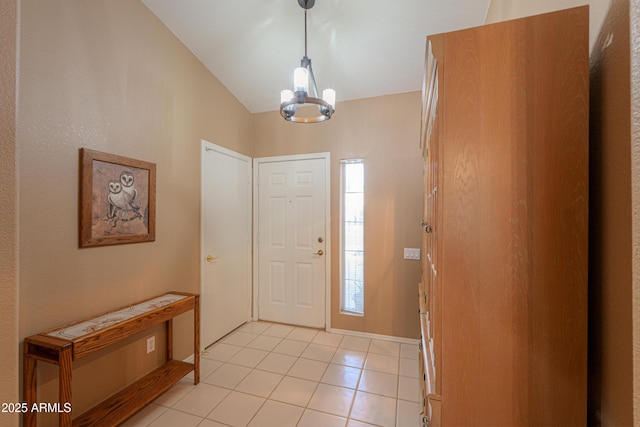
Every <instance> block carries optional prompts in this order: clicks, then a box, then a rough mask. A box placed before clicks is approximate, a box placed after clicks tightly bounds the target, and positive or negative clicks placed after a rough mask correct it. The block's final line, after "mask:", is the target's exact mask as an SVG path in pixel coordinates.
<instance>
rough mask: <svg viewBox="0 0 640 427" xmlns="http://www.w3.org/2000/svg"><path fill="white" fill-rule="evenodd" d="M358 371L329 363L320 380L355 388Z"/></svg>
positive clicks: (358, 375)
mask: <svg viewBox="0 0 640 427" xmlns="http://www.w3.org/2000/svg"><path fill="white" fill-rule="evenodd" d="M360 372H361V370H360V369H358V368H352V367H350V366H343V365H333V364H330V365H329V366H328V367H327V370H326V371H325V372H324V375H323V376H322V379H321V380H320V381H321V382H323V383H325V384H331V385H337V386H339V387H347V388H356V387H357V386H358V380H359V379H360ZM416 381H417V380H416Z"/></svg>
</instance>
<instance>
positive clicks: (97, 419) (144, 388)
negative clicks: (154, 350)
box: [73, 360, 194, 427]
mask: <svg viewBox="0 0 640 427" xmlns="http://www.w3.org/2000/svg"><path fill="white" fill-rule="evenodd" d="M193 370H194V365H193V364H191V363H186V362H180V361H177V360H171V361H169V362H167V363H165V364H164V365H162V366H161V367H159V368H157V369H156V370H154V371H152V372H150V373H149V374H147V375H145V376H144V377H142V378H140V379H139V380H137V381H136V382H134V383H132V384H130V385H128V386H127V387H125V388H124V389H122V390H120V391H119V392H118V393H116V394H114V395H113V396H111V397H109V398H108V399H107V400H105V401H104V402H102V403H100V404H99V405H97V406H95V407H93V408H91V409H90V410H88V411H87V412H85V413H84V414H82V415H80V416H79V417H77V418H75V419H74V420H73V425H74V426H92V427H99V426H105V427H112V426H115V425H118V424H120V423H122V422H123V421H124V420H126V419H127V418H129V417H130V416H132V415H133V414H135V413H136V412H137V411H139V410H140V408H142V407H143V406H145V405H147V404H149V403H151V402H152V401H153V400H154V399H155V398H156V397H158V396H160V395H161V394H162V393H164V392H165V391H167V390H168V389H169V387H171V386H172V385H173V384H175V383H176V382H178V381H179V380H180V379H181V378H182V377H184V376H185V375H187V374H188V373H189V372H191V371H193Z"/></svg>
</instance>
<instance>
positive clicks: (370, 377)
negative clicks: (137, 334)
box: [123, 322, 420, 427]
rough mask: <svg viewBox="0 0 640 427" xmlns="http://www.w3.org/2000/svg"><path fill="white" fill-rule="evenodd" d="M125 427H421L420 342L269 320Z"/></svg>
mask: <svg viewBox="0 0 640 427" xmlns="http://www.w3.org/2000/svg"><path fill="white" fill-rule="evenodd" d="M200 361H201V366H200V378H201V381H200V384H198V385H195V386H194V385H193V376H192V375H193V374H190V377H191V379H189V376H187V377H185V378H183V379H182V380H180V382H178V383H177V384H176V385H174V386H173V387H172V388H171V389H169V390H168V391H167V392H166V393H164V394H163V395H162V396H160V397H159V398H158V399H156V400H155V401H154V402H153V403H151V404H149V405H148V406H146V407H145V408H144V409H143V410H142V411H140V412H139V413H137V414H136V415H134V416H133V417H132V418H130V419H129V420H128V421H127V422H126V423H125V424H123V425H124V426H125V427H133V426H137V427H139V426H150V427H188V426H199V427H225V426H243V427H244V426H249V427H372V426H383V427H419V425H420V421H419V420H420V418H419V413H420V407H419V404H418V400H419V395H420V392H419V383H418V378H417V377H418V349H417V345H416V346H414V345H409V344H400V343H396V342H390V341H379V340H372V339H368V338H361V337H354V336H350V335H341V334H333V333H327V332H324V331H320V330H317V329H309V328H300V327H294V326H287V325H281V324H273V323H268V322H252V323H247V324H245V325H243V326H241V327H240V328H238V329H237V330H236V331H234V332H232V333H231V334H229V335H227V336H226V337H224V338H223V339H221V340H220V341H219V342H217V343H216V344H214V345H213V346H211V347H209V348H207V349H206V351H205V352H204V353H203V354H202V357H201V359H200Z"/></svg>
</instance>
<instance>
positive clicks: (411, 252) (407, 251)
mask: <svg viewBox="0 0 640 427" xmlns="http://www.w3.org/2000/svg"><path fill="white" fill-rule="evenodd" d="M404 259H415V260H419V259H420V248H404Z"/></svg>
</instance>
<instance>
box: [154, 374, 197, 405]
mask: <svg viewBox="0 0 640 427" xmlns="http://www.w3.org/2000/svg"><path fill="white" fill-rule="evenodd" d="M194 387H195V385H193V381H189V380H180V381H178V382H177V383H175V384H174V385H173V386H171V388H170V389H169V390H167V391H166V392H165V393H164V394H162V395H160V396H158V398H157V399H156V400H154V401H153V403H155V404H156V405H161V406H166V407H170V406H172V405H174V404H175V403H176V402H177V401H178V400H180V399H182V397H183V396H184V395H185V394H187V393H189V392H190V391H191V390H193V388H194Z"/></svg>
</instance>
